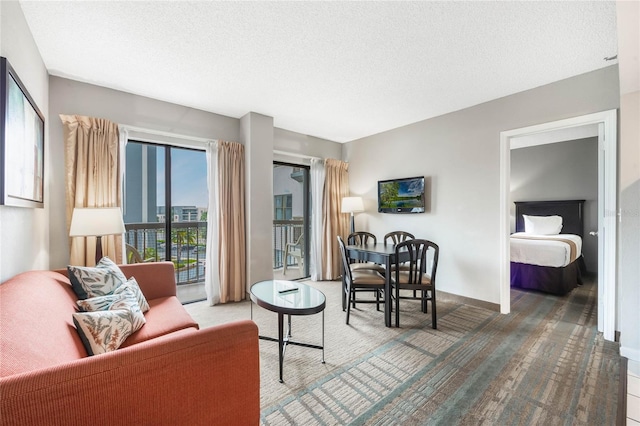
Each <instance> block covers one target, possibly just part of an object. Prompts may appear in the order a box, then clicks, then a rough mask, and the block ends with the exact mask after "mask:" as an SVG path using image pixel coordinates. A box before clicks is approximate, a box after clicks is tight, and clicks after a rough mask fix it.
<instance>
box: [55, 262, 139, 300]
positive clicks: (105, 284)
mask: <svg viewBox="0 0 640 426" xmlns="http://www.w3.org/2000/svg"><path fill="white" fill-rule="evenodd" d="M67 271H68V273H69V280H70V281H71V285H72V286H73V291H74V292H75V293H76V295H77V296H78V299H87V298H89V297H96V296H106V295H108V294H111V293H113V291H114V290H115V289H116V288H118V287H120V286H121V285H122V284H124V283H125V282H127V277H125V276H124V274H123V273H122V271H121V270H120V268H119V267H118V265H116V264H115V263H113V261H112V260H111V259H109V258H108V257H103V258H102V259H100V262H98V264H97V265H96V266H95V267H88V266H67Z"/></svg>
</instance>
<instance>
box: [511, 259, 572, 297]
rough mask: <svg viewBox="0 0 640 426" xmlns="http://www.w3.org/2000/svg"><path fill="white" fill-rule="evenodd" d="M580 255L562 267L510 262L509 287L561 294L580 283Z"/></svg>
mask: <svg viewBox="0 0 640 426" xmlns="http://www.w3.org/2000/svg"><path fill="white" fill-rule="evenodd" d="M583 270H584V259H583V258H582V256H581V257H580V258H578V259H577V260H576V261H575V262H573V263H570V264H569V265H567V266H565V267H563V268H553V267H548V266H538V265H529V264H526V263H517V262H511V287H513V288H524V289H530V290H538V291H543V292H545V293H551V294H557V295H563V294H567V293H569V292H570V291H571V290H573V289H574V288H576V287H577V286H578V285H580V284H582V271H583Z"/></svg>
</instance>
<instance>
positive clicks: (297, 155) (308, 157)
mask: <svg viewBox="0 0 640 426" xmlns="http://www.w3.org/2000/svg"><path fill="white" fill-rule="evenodd" d="M273 153H274V154H279V155H286V156H288V157H296V158H304V159H309V160H322V158H320V157H313V156H311V155H304V154H296V153H293V152H287V151H280V150H277V149H274V150H273Z"/></svg>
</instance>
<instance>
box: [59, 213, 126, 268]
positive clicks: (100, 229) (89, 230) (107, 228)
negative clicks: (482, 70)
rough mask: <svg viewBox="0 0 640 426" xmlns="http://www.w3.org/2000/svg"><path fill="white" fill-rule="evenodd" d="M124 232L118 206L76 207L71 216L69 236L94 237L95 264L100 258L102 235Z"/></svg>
mask: <svg viewBox="0 0 640 426" xmlns="http://www.w3.org/2000/svg"><path fill="white" fill-rule="evenodd" d="M124 232H125V229H124V222H123V221H122V211H121V210H120V207H94V208H91V207H86V208H81V207H76V208H75V209H73V216H72V217H71V229H70V230H69V236H70V237H96V264H98V262H100V259H102V236H103V235H118V234H123V233H124Z"/></svg>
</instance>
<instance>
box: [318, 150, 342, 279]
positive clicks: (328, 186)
mask: <svg viewBox="0 0 640 426" xmlns="http://www.w3.org/2000/svg"><path fill="white" fill-rule="evenodd" d="M324 168H325V173H326V177H325V183H324V197H323V199H322V211H323V218H322V220H323V222H322V235H323V244H322V270H323V274H322V275H323V277H324V279H326V280H335V279H337V278H339V277H340V274H341V273H342V270H341V268H340V252H339V247H338V240H337V238H336V237H337V236H338V235H341V236H342V238H345V239H346V236H347V234H348V232H349V217H348V216H347V215H346V214H344V213H340V210H341V208H340V205H341V203H342V198H343V197H348V196H349V174H348V173H347V170H348V168H349V164H348V163H345V162H343V161H340V160H334V159H331V158H329V159H327V160H325V163H324Z"/></svg>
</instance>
